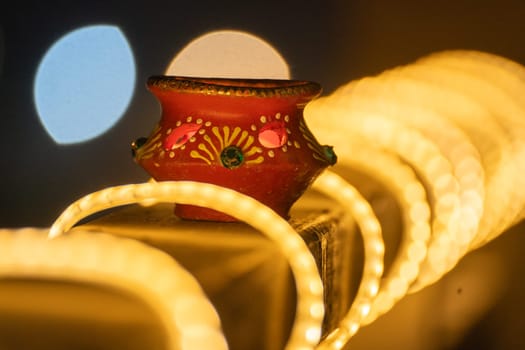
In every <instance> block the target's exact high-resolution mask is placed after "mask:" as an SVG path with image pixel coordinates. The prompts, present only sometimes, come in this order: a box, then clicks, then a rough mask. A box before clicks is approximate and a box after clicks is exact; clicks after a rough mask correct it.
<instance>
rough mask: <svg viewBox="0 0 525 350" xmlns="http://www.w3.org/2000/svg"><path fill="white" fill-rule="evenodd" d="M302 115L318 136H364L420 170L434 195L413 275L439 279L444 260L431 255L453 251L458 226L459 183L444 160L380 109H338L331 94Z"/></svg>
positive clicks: (414, 132) (431, 145)
mask: <svg viewBox="0 0 525 350" xmlns="http://www.w3.org/2000/svg"><path fill="white" fill-rule="evenodd" d="M305 116H306V117H307V118H308V122H309V125H311V127H312V130H315V132H316V133H317V134H319V135H323V133H327V134H334V133H336V132H338V133H341V132H342V131H343V130H344V134H345V135H346V137H353V136H352V135H357V136H359V137H365V138H366V139H367V140H369V141H368V142H373V143H376V144H378V145H380V146H381V147H384V148H385V149H387V150H389V151H391V152H395V153H396V154H398V155H399V156H400V157H402V158H403V159H404V160H405V161H407V162H408V163H410V165H411V166H413V167H414V169H416V171H417V172H418V173H419V174H421V176H422V178H423V179H424V184H425V186H426V187H428V188H429V190H430V193H431V194H432V196H433V198H434V200H433V201H432V203H431V205H432V209H433V211H434V213H433V214H434V215H433V221H432V238H431V242H430V245H429V247H428V250H429V255H428V257H427V259H426V260H425V261H426V263H425V262H424V265H423V267H422V268H424V269H425V272H424V273H423V272H422V273H421V274H420V275H419V276H418V280H422V279H423V278H425V279H426V280H430V279H434V278H438V276H440V273H441V271H442V269H443V268H444V267H443V266H444V265H445V263H446V262H445V261H442V260H440V259H436V258H435V256H436V254H438V253H439V252H440V251H443V250H445V249H449V251H450V254H457V252H455V251H452V249H454V248H455V247H454V246H452V245H451V244H450V242H452V241H453V240H454V237H455V235H456V234H457V230H458V229H459V227H460V226H459V220H460V218H459V215H458V211H459V208H460V195H459V186H458V183H457V180H456V178H455V176H454V174H453V172H452V169H451V165H450V162H449V160H448V159H446V158H445V157H444V156H443V154H442V153H441V151H440V150H439V149H438V148H437V146H436V145H435V144H434V143H433V142H431V141H430V140H429V139H427V138H426V137H424V136H423V135H422V134H421V133H420V132H419V131H417V130H416V129H413V128H409V127H407V126H406V125H404V124H401V123H400V122H398V121H396V120H392V119H388V118H386V117H385V116H383V115H381V114H380V113H370V112H368V111H366V110H360V109H357V108H356V109H353V108H350V109H347V108H339V107H338V105H337V104H335V103H334V104H332V103H331V97H325V98H321V99H317V100H314V101H312V102H310V104H308V105H307V106H306V108H305ZM336 130H337V131H336ZM326 136H327V137H328V135H326ZM332 144H333V145H334V147H336V148H339V147H340V148H344V147H346V146H345V144H344V143H342V144H336V143H333V142H332ZM433 257H434V258H433ZM420 283H422V282H420ZM425 283H426V281H425ZM412 288H413V287H412Z"/></svg>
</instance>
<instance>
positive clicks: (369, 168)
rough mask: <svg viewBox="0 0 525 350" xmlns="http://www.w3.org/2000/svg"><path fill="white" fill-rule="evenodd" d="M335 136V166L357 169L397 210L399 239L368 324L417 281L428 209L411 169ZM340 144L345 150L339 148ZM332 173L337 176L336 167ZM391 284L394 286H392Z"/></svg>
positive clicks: (364, 145) (427, 230)
mask: <svg viewBox="0 0 525 350" xmlns="http://www.w3.org/2000/svg"><path fill="white" fill-rule="evenodd" d="M337 135H338V136H336V135H333V136H332V137H331V141H332V142H335V144H337V145H338V147H337V150H338V151H337V155H338V164H339V165H342V166H350V167H352V168H357V169H359V170H360V171H363V172H365V173H367V174H370V176H372V177H374V178H376V179H377V180H379V181H380V182H381V183H383V184H384V185H385V186H386V187H387V188H388V189H389V190H390V191H391V192H392V193H393V194H394V196H395V197H396V200H397V201H398V203H399V205H400V207H401V214H402V219H403V236H402V239H401V242H400V244H399V248H398V251H397V253H396V256H395V258H394V261H393V262H392V266H391V267H390V271H389V273H388V274H387V275H386V276H384V277H383V280H382V282H381V287H380V289H379V294H378V295H377V297H376V298H375V299H374V302H373V303H372V306H371V308H370V313H369V315H368V316H367V317H365V318H364V320H363V323H364V324H369V323H371V322H372V321H374V320H375V319H376V318H377V317H379V316H380V315H382V314H384V313H386V312H387V311H388V310H390V309H391V308H392V307H393V306H394V304H395V303H396V302H397V301H398V300H400V299H401V298H402V297H403V296H405V295H406V293H407V290H408V287H409V286H410V284H411V283H412V282H413V281H414V280H415V279H416V278H417V275H418V273H419V266H420V264H421V262H422V261H423V259H424V258H425V257H426V251H427V248H426V247H427V244H428V241H429V238H430V211H431V209H430V208H429V205H428V202H427V199H426V191H425V188H424V187H423V185H422V184H421V183H420V181H419V179H417V177H416V174H415V173H414V171H413V170H412V168H411V167H409V166H408V165H407V164H405V163H404V162H402V161H401V159H400V158H399V157H397V156H395V155H393V154H391V153H388V152H385V151H384V150H379V149H377V148H373V147H371V146H372V145H371V144H370V143H369V142H366V141H365V140H361V142H359V141H358V140H356V139H349V138H347V137H344V136H343V135H339V134H337ZM337 138H340V140H341V141H337V140H336V139H337ZM343 144H344V145H345V147H342V145H343ZM354 150H359V151H358V152H356V151H354ZM371 159H373V161H370V160H371ZM334 171H336V172H337V166H336V167H335V168H334ZM414 251H416V252H414ZM407 270H409V271H410V273H407V272H406V271H407ZM391 280H397V281H398V282H397V283H395V284H394V283H391V282H390V281H391Z"/></svg>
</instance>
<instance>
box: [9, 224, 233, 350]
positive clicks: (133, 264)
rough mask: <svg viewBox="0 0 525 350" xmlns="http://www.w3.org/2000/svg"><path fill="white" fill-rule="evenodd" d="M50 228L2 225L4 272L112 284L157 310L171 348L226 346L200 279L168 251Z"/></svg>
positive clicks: (136, 243)
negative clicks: (52, 232) (53, 235)
mask: <svg viewBox="0 0 525 350" xmlns="http://www.w3.org/2000/svg"><path fill="white" fill-rule="evenodd" d="M47 234H48V230H47V229H37V228H24V229H2V230H0V246H1V252H2V253H1V254H0V277H17V278H20V277H22V278H35V279H58V280H66V281H67V280H69V281H77V282H85V283H92V284H101V285H106V286H113V287H115V288H117V289H120V290H123V291H125V292H127V293H130V294H133V295H136V296H138V297H139V298H141V299H142V300H143V301H144V302H146V303H147V304H148V305H150V306H151V307H152V308H153V309H154V310H155V311H156V313H157V314H158V315H159V317H160V319H161V320H162V322H163V325H164V327H165V328H166V331H167V332H166V334H167V338H168V339H167V345H168V347H169V349H188V350H189V349H196V348H200V349H202V347H200V345H203V344H206V347H207V348H210V349H228V344H227V343H226V340H225V338H224V336H223V334H222V330H221V323H220V320H219V316H218V314H217V312H216V311H215V308H214V307H213V305H212V304H211V303H210V301H209V300H208V298H207V297H206V295H205V294H204V292H203V290H202V289H201V287H200V285H199V284H198V282H197V280H196V279H195V278H194V277H193V276H192V275H191V274H190V273H189V272H188V271H187V270H185V269H184V268H183V267H182V266H180V265H179V264H178V263H177V262H175V261H174V260H173V259H172V258H171V257H170V256H169V255H167V254H166V253H164V252H162V251H160V250H158V249H156V248H153V247H151V246H148V245H146V244H143V243H140V242H138V241H136V240H132V239H127V238H117V237H115V236H111V235H107V234H103V233H98V234H95V233H92V232H90V233H86V232H82V231H80V230H77V231H75V233H74V234H71V235H67V236H64V237H58V238H57V239H52V240H50V239H48V238H47Z"/></svg>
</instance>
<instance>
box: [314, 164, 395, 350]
mask: <svg viewBox="0 0 525 350" xmlns="http://www.w3.org/2000/svg"><path fill="white" fill-rule="evenodd" d="M312 188H313V189H314V190H317V191H319V192H321V193H324V194H325V195H328V196H329V197H331V198H334V199H335V200H336V201H337V202H339V203H340V204H341V205H342V206H343V207H344V208H345V209H346V210H347V211H348V212H349V214H350V215H352V217H353V218H354V219H355V220H356V223H357V225H358V227H359V229H360V232H361V235H362V237H363V248H364V256H365V258H364V259H365V260H364V267H363V273H362V277H361V281H360V285H359V288H358V290H357V294H356V296H355V298H354V300H353V302H352V305H351V306H350V309H349V310H348V312H347V313H346V315H345V316H344V317H343V319H342V320H341V321H340V322H339V324H338V326H337V328H336V329H335V330H334V331H332V332H331V333H330V334H329V335H328V336H327V337H326V338H325V339H323V340H322V341H321V343H319V345H318V346H317V347H316V349H319V350H320V349H340V348H341V347H342V346H343V345H344V344H346V343H347V342H348V340H349V339H350V338H351V337H352V336H353V335H354V334H355V333H356V332H357V330H358V329H359V327H360V325H361V323H362V321H363V319H364V318H365V317H366V316H367V315H368V312H369V310H370V308H371V305H372V302H373V300H374V298H375V297H376V295H377V292H378V286H379V283H380V280H381V276H382V274H383V257H384V249H385V246H384V242H383V238H382V233H381V225H380V224H379V221H378V220H377V218H376V216H375V214H374V212H373V210H372V208H371V207H370V205H369V204H368V202H366V200H365V199H364V198H363V197H362V196H361V194H360V193H359V192H358V191H357V190H356V189H355V188H354V187H353V186H351V185H350V184H349V183H348V182H346V181H345V180H344V179H343V178H342V177H340V176H339V175H337V174H335V173H333V172H330V171H325V172H324V173H322V174H321V175H320V176H319V177H318V178H317V179H316V180H315V181H314V183H313V184H312Z"/></svg>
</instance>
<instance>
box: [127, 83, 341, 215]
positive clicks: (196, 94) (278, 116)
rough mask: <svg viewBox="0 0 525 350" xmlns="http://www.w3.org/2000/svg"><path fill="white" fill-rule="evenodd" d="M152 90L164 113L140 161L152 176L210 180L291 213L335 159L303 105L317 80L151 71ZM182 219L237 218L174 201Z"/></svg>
mask: <svg viewBox="0 0 525 350" xmlns="http://www.w3.org/2000/svg"><path fill="white" fill-rule="evenodd" d="M147 87H148V89H149V90H150V92H151V93H152V94H153V95H154V96H155V97H156V98H157V99H158V101H159V102H160V106H161V110H162V114H161V118H160V121H159V123H158V125H157V126H156V127H155V128H154V130H153V132H152V133H151V134H150V136H149V137H148V138H141V139H138V140H136V141H134V142H133V143H132V149H133V155H134V159H135V161H136V162H137V163H138V164H139V165H140V166H141V167H143V168H144V169H145V170H146V171H147V172H148V173H149V174H150V175H151V176H152V177H153V178H154V179H155V180H157V181H167V180H191V181H199V182H207V183H212V184H216V185H220V186H223V187H227V188H231V189H234V190H237V191H239V192H241V193H244V194H247V195H249V196H251V197H253V198H255V199H257V200H259V201H260V202H262V203H263V204H265V205H267V206H269V207H270V208H272V209H273V210H275V211H276V212H277V213H278V214H279V215H281V216H282V217H284V218H288V216H289V210H290V208H291V206H292V205H293V203H294V202H295V201H296V200H297V199H298V198H299V197H300V196H301V195H302V194H303V193H304V191H305V190H306V189H307V188H308V186H309V185H310V183H311V182H312V181H313V180H314V179H315V178H316V177H317V176H318V175H319V174H320V172H321V171H322V170H323V169H325V168H326V167H327V166H329V165H333V164H335V162H336V155H335V153H334V152H333V150H332V147H329V146H321V145H319V144H318V142H317V141H316V139H315V137H314V136H313V135H312V134H311V132H310V131H309V130H308V128H307V126H306V124H305V121H304V118H303V109H304V106H305V105H306V103H308V102H309V101H310V100H312V99H313V98H315V97H317V96H318V95H319V94H320V93H321V87H320V86H319V84H317V83H314V82H308V81H296V80H260V79H253V80H250V79H222V78H193V77H178V76H153V77H150V78H149V79H148V82H147ZM175 214H176V215H177V216H179V217H181V218H184V219H195V220H212V221H235V219H233V218H232V217H230V216H228V215H226V214H223V213H219V212H216V211H213V210H210V209H207V208H201V207H195V206H190V205H176V206H175Z"/></svg>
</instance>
